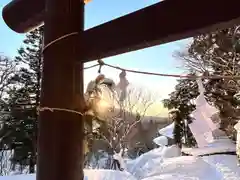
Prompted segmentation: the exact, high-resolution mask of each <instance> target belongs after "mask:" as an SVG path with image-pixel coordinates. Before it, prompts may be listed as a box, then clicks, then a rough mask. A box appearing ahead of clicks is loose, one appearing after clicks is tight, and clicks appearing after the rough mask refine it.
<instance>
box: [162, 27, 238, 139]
mask: <svg viewBox="0 0 240 180" xmlns="http://www.w3.org/2000/svg"><path fill="white" fill-rule="evenodd" d="M238 29H239V28H237V29H236V27H232V28H228V29H224V30H218V31H215V32H210V33H206V34H201V35H199V36H196V37H194V38H193V41H192V42H191V44H190V46H189V47H188V49H187V51H182V52H178V53H177V57H178V58H180V59H182V60H183V65H184V66H185V68H187V69H188V70H189V72H194V73H200V74H204V75H224V76H239V75H240V74H239V72H240V71H239V70H240V54H239V53H240V45H239V44H240V43H239V42H240V41H239V37H240V36H239V35H240V31H239V30H238ZM203 84H204V86H205V89H206V92H205V97H206V99H207V100H208V102H209V103H210V104H212V105H215V106H216V107H217V108H218V109H219V111H220V118H221V129H222V130H224V131H225V132H227V134H228V135H229V136H230V137H232V138H234V134H235V133H234V130H233V126H234V124H235V123H236V121H237V120H238V119H239V115H240V111H239V104H240V100H239V98H238V96H237V95H238V92H239V80H236V79H235V80H231V79H226V78H221V79H205V80H204V79H203ZM197 95H198V90H197V85H196V82H195V80H179V81H178V84H177V85H176V87H175V91H174V92H172V93H171V94H170V98H169V99H166V100H165V101H164V102H165V105H166V107H168V108H169V109H177V110H178V111H179V113H180V115H181V116H183V119H184V118H186V115H187V116H188V117H189V114H190V113H191V112H192V110H193V109H194V103H193V100H194V99H195V98H196V97H197ZM181 105H184V106H185V107H188V108H189V110H187V109H188V108H187V109H186V110H187V111H186V112H185V113H183V109H182V110H180V107H181Z"/></svg>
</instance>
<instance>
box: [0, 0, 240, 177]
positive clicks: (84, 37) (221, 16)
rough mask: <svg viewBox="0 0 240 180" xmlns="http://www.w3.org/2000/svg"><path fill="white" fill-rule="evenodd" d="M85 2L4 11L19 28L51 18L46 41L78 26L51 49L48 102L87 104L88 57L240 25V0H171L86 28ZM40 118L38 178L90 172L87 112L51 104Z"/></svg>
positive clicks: (45, 87) (50, 1) (21, 3)
mask: <svg viewBox="0 0 240 180" xmlns="http://www.w3.org/2000/svg"><path fill="white" fill-rule="evenodd" d="M83 6H84V5H83V2H81V0H14V1H12V2H11V3H9V4H8V5H7V6H6V7H5V8H4V10H3V18H4V20H5V22H6V24H7V25H8V26H9V27H10V28H11V29H12V30H14V31H16V32H19V33H24V32H27V31H29V30H30V29H31V28H33V27H35V26H38V25H39V24H40V23H42V22H43V21H44V24H45V32H44V43H45V45H47V44H49V43H50V42H52V41H53V40H55V39H57V38H59V37H61V36H64V35H66V34H70V33H75V35H72V36H69V37H67V38H65V39H63V40H61V41H58V42H56V43H55V44H52V45H51V46H49V47H48V48H47V49H46V50H45V51H44V67H43V82H42V93H41V106H47V107H50V108H56V107H57V108H68V109H79V111H80V110H81V109H82V107H81V104H83V103H80V102H81V101H82V100H83V71H82V70H83V62H87V61H91V60H96V59H98V58H104V57H108V56H113V55H117V54H121V53H125V52H130V51H133V50H138V49H142V48H146V47H151V46H155V45H159V44H162V43H167V42H171V41H176V40H179V39H182V38H187V37H191V36H194V35H197V34H199V33H205V32H208V31H210V30H216V29H219V28H225V27H229V26H231V25H234V24H240V11H239V6H240V1H239V0H228V2H227V3H226V2H225V1H218V0H192V1H189V0H181V1H177V0H165V1H162V2H159V3H157V4H154V5H152V6H149V7H146V8H144V9H141V10H139V11H136V12H134V13H131V14H128V15H126V16H123V17H120V18H118V19H116V20H113V21H110V22H108V23H105V24H102V25H100V26H97V27H94V28H92V29H89V30H86V31H83V19H84V17H83V16H84V12H83V11H84V10H83ZM196 7H197V9H198V10H197V9H196ZM23 12H24V13H23ZM76 32H78V35H76ZM77 61H78V65H77V63H76V62H77ZM39 124H40V126H39V144H38V164H37V166H38V172H37V179H38V180H61V179H63V180H80V179H82V178H83V171H82V168H83V167H82V157H83V152H82V141H83V119H82V117H81V116H78V115H76V114H72V113H67V112H59V111H56V112H54V113H52V112H47V111H46V112H42V113H41V114H40V123H39Z"/></svg>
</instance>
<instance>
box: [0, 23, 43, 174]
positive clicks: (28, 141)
mask: <svg viewBox="0 0 240 180" xmlns="http://www.w3.org/2000/svg"><path fill="white" fill-rule="evenodd" d="M42 32H43V27H40V28H38V29H35V30H33V31H31V32H30V33H28V34H27V35H26V39H25V40H24V41H23V42H24V46H23V47H21V48H20V49H19V50H18V53H19V55H18V56H17V57H16V61H17V62H18V64H19V65H18V72H17V73H16V74H15V76H14V77H12V78H11V83H12V85H13V87H14V88H12V89H11V90H10V91H9V92H8V95H9V98H8V110H9V112H10V116H9V117H8V118H7V120H6V121H5V126H4V129H5V132H6V133H5V134H3V135H2V136H4V137H5V139H4V142H3V143H4V144H6V145H7V146H8V147H9V149H12V150H14V154H13V157H12V159H11V160H12V163H13V164H14V166H13V167H15V165H20V167H21V169H23V168H24V167H26V166H28V170H29V171H28V172H29V173H34V172H35V164H36V155H37V149H36V147H37V124H38V113H37V107H38V106H39V102H40V84H41V72H42V53H41V48H42V39H43V38H42Z"/></svg>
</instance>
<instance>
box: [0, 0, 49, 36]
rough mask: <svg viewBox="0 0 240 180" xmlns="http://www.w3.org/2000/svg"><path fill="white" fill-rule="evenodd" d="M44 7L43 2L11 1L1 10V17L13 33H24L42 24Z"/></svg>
mask: <svg viewBox="0 0 240 180" xmlns="http://www.w3.org/2000/svg"><path fill="white" fill-rule="evenodd" d="M44 6H45V1H44V0H13V1H11V2H10V3H9V4H7V5H6V6H5V7H4V8H3V11H2V16H3V19H4V21H5V23H6V24H7V25H8V27H9V28H11V29H12V30H13V31H16V32H18V33H25V32H28V31H30V30H31V29H33V28H35V27H37V26H39V25H41V24H42V23H43V18H44V10H45V9H44Z"/></svg>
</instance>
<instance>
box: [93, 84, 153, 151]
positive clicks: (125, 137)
mask: <svg viewBox="0 0 240 180" xmlns="http://www.w3.org/2000/svg"><path fill="white" fill-rule="evenodd" d="M155 102H156V97H155V96H153V94H152V93H150V92H149V91H147V90H145V89H143V88H136V87H129V88H128V90H127V94H126V98H125V100H124V101H120V92H119V91H118V89H116V90H115V91H110V90H109V89H108V88H107V87H106V86H103V87H102V99H101V101H100V102H99V106H97V108H98V110H97V111H98V117H99V119H102V120H103V121H104V124H105V132H104V131H99V132H104V133H102V134H101V135H102V136H103V138H104V139H105V140H106V141H107V142H108V143H109V145H110V146H111V148H112V150H113V151H115V152H119V151H120V150H121V149H125V148H127V147H129V145H130V141H131V138H132V137H133V136H134V134H135V133H136V132H137V131H138V130H139V127H140V126H142V123H141V121H142V120H143V119H144V117H145V115H146V113H147V111H148V110H149V108H151V106H152V105H153V104H154V103H155Z"/></svg>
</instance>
